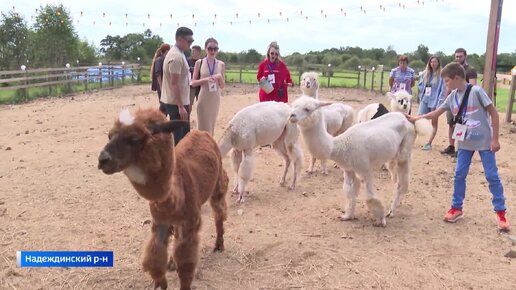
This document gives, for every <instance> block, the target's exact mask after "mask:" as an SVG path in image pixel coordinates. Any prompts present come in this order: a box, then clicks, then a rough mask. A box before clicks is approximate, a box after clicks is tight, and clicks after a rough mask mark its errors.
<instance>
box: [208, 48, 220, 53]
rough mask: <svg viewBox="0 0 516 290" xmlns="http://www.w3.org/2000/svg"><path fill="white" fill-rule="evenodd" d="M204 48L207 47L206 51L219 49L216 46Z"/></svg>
mask: <svg viewBox="0 0 516 290" xmlns="http://www.w3.org/2000/svg"><path fill="white" fill-rule="evenodd" d="M206 49H207V50H208V51H215V52H217V51H219V48H218V47H207V48H206Z"/></svg>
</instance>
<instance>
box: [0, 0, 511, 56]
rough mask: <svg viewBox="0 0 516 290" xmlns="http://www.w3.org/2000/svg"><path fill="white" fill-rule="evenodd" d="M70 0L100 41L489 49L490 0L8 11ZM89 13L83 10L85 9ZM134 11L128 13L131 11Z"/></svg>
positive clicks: (208, 1) (23, 1)
mask: <svg viewBox="0 0 516 290" xmlns="http://www.w3.org/2000/svg"><path fill="white" fill-rule="evenodd" d="M47 3H49V4H61V3H62V4H63V5H64V6H65V7H66V8H67V9H68V11H69V13H70V15H71V16H72V17H73V20H74V25H75V29H76V32H77V33H78V35H79V36H80V37H81V38H83V39H87V40H88V41H89V42H92V43H93V44H95V45H96V46H99V44H100V40H101V39H103V38H105V37H106V35H121V36H123V35H125V34H127V33H142V32H143V31H144V30H145V29H147V28H148V29H151V31H152V32H153V34H159V35H160V36H162V37H163V38H164V40H165V41H166V42H169V43H173V42H174V33H175V30H176V29H177V27H178V24H179V25H181V26H188V27H190V28H192V30H193V31H194V38H195V39H196V41H195V44H199V45H201V46H203V44H204V40H205V39H206V38H208V37H211V36H213V37H215V38H216V39H217V40H218V41H219V46H220V47H221V49H222V50H224V51H242V50H247V49H250V48H254V49H257V50H258V51H260V52H261V53H265V49H266V46H267V45H268V43H269V42H270V41H272V40H277V41H278V43H279V45H280V48H281V52H282V54H283V55H287V54H291V53H293V52H296V51H297V52H301V53H304V52H308V51H311V50H323V49H326V48H332V47H341V46H360V47H362V48H373V47H377V48H387V47H388V46H389V45H391V46H393V47H394V49H395V50H396V51H397V52H398V53H402V52H411V51H414V50H415V49H416V48H417V46H418V45H419V44H425V45H426V46H428V47H429V49H430V52H436V51H443V52H445V53H447V54H451V53H453V51H454V50H455V48H457V47H464V48H466V50H467V51H468V53H479V54H481V53H484V52H485V49H486V37H487V24H488V19H489V10H490V3H491V1H490V0H433V1H431V0H426V1H423V0H419V1H417V0H410V1H403V0H397V1H390V0H384V1H381V0H362V1H358V0H348V1H344V0H340V1H324V0H321V1H313V0H312V1H308V0H284V1H279V0H278V1H243V0H194V1H184V0H183V1H176V0H174V1H155V0H146V1H128V0H126V1H119V0H110V1H108V0H87V1H48V0H47V1H37V0H32V1H27V0H16V1H13V0H7V1H5V0H4V1H1V4H0V10H1V11H2V12H4V13H5V12H7V11H9V10H12V9H13V6H14V9H15V11H17V12H18V13H20V14H22V15H23V16H24V18H25V19H26V21H27V23H28V24H29V25H31V24H32V23H33V22H32V20H31V16H34V15H35V14H36V11H35V10H36V9H37V8H38V7H40V5H45V4H47ZM81 12H82V14H81ZM126 15H127V16H126ZM498 52H516V1H514V0H505V1H504V6H503V10H502V21H501V27H500V41H499V46H498Z"/></svg>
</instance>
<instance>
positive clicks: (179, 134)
mask: <svg viewBox="0 0 516 290" xmlns="http://www.w3.org/2000/svg"><path fill="white" fill-rule="evenodd" d="M165 105H166V107H167V114H168V116H169V117H170V120H181V116H180V115H179V107H178V106H177V105H171V104H165ZM184 107H185V109H186V111H187V112H188V122H190V105H185V106H184ZM189 132H190V126H184V127H181V128H178V129H176V130H175V131H174V143H175V145H176V146H177V143H179V141H181V139H183V137H184V136H186V134H188V133H189Z"/></svg>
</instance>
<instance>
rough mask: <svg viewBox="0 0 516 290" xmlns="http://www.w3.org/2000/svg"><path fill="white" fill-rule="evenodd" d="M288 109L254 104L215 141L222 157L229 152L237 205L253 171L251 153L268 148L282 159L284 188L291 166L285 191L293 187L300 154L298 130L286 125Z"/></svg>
mask: <svg viewBox="0 0 516 290" xmlns="http://www.w3.org/2000/svg"><path fill="white" fill-rule="evenodd" d="M289 116H290V107H289V106H288V105H287V104H285V103H280V102H263V103H257V104H254V105H251V106H248V107H245V108H244V109H242V110H240V111H239V112H238V113H236V115H235V116H234V117H233V119H231V121H229V124H228V126H227V129H226V131H225V132H224V135H223V136H222V138H221V139H220V140H219V148H220V151H221V153H222V156H223V157H224V156H226V155H227V153H228V152H229V151H230V150H231V149H233V151H232V154H231V160H232V165H233V170H234V171H235V187H234V189H233V192H234V193H238V199H237V202H243V201H244V192H245V188H246V186H247V184H248V183H249V180H250V179H251V176H252V173H253V168H254V149H255V148H256V147H257V146H261V145H268V144H272V148H274V149H275V150H276V151H277V152H278V153H279V154H280V155H281V156H282V157H283V158H284V159H285V167H284V171H283V175H282V177H281V180H280V185H281V186H284V185H285V183H286V181H285V179H286V176H287V172H288V170H289V167H290V163H291V162H292V163H293V164H294V176H293V179H292V185H291V186H290V187H289V189H294V188H295V187H296V181H297V175H298V174H299V172H300V170H301V168H302V165H303V164H302V163H303V152H302V151H301V147H300V146H299V142H298V139H299V129H298V128H297V126H296V124H292V123H291V122H289Z"/></svg>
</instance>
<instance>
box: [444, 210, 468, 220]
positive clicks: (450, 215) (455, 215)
mask: <svg viewBox="0 0 516 290" xmlns="http://www.w3.org/2000/svg"><path fill="white" fill-rule="evenodd" d="M463 217H464V214H463V212H462V210H461V209H458V208H450V210H448V212H447V213H446V215H444V221H445V222H448V223H454V222H456V221H458V220H460V219H462V218H463Z"/></svg>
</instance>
